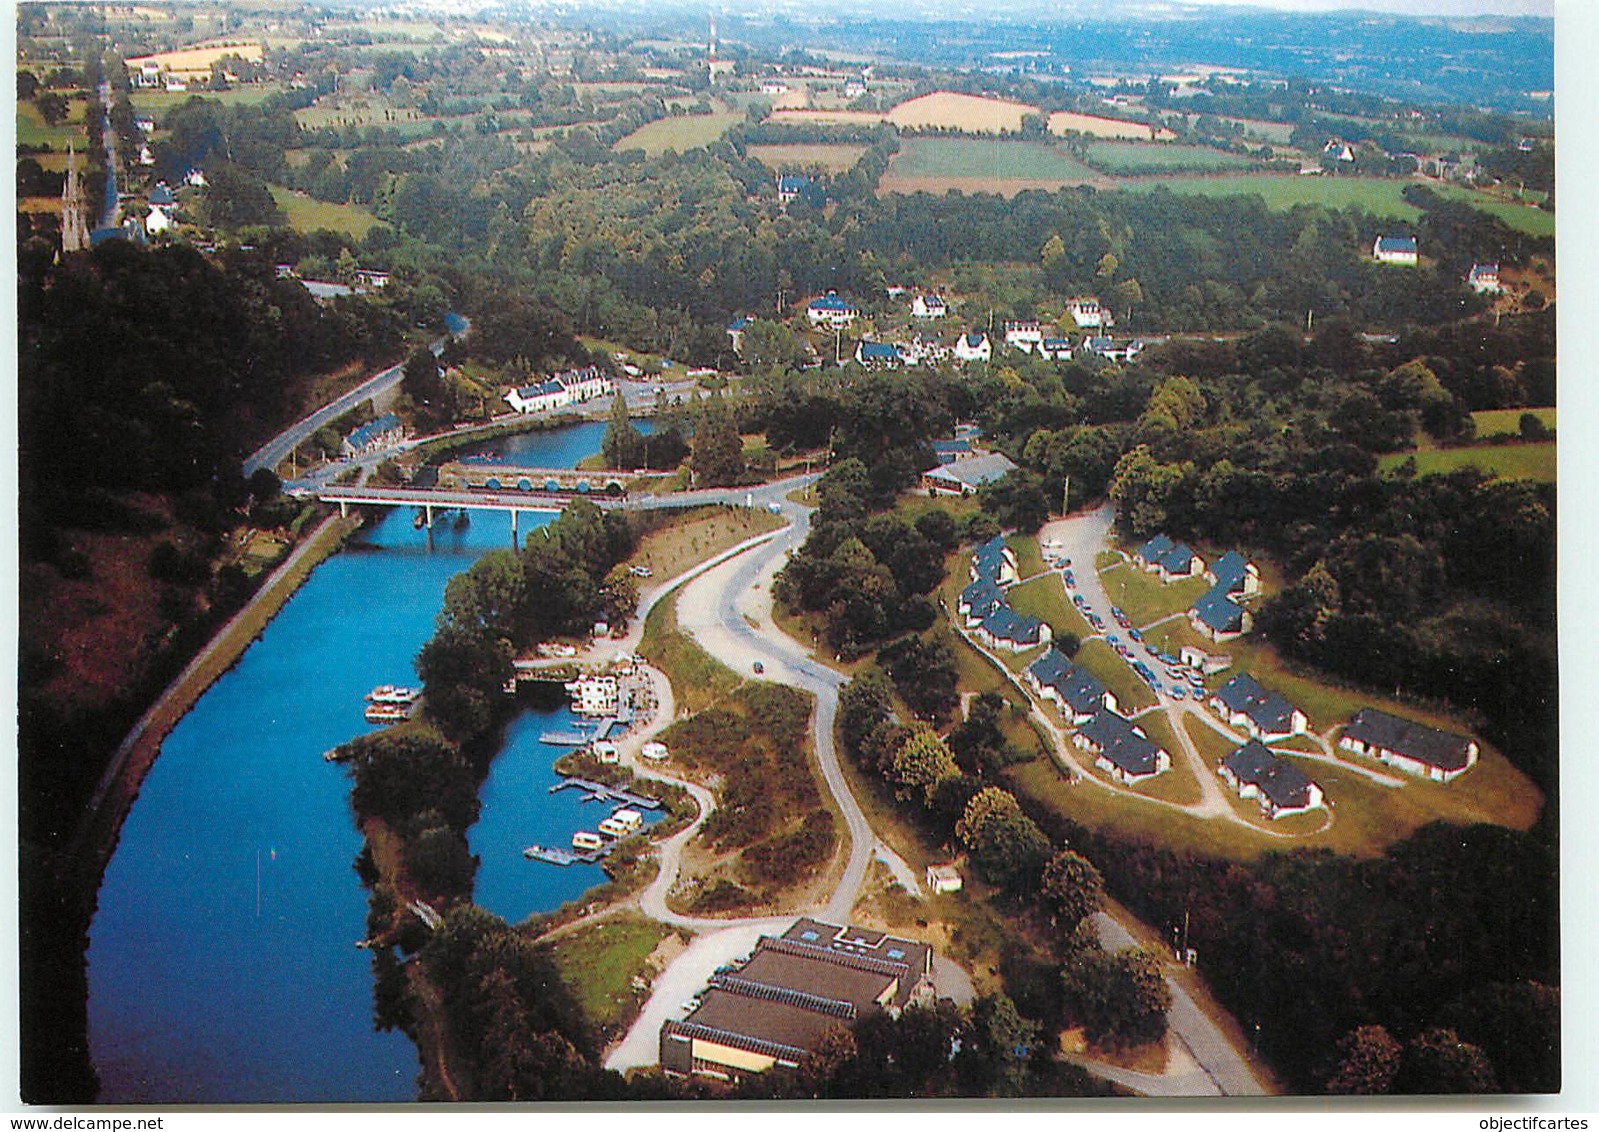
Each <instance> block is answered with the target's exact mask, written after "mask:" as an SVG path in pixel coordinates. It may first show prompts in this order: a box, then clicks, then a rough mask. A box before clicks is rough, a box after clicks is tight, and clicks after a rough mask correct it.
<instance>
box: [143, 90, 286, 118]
mask: <svg viewBox="0 0 1599 1132" xmlns="http://www.w3.org/2000/svg"><path fill="white" fill-rule="evenodd" d="M282 89H283V88H282V87H281V86H280V85H279V84H277V83H251V84H250V85H248V86H236V87H234V88H233V89H232V90H195V89H191V90H186V91H181V92H178V93H175V94H168V93H167V92H166V91H164V90H136V91H133V92H132V93H131V94H129V95H128V98H129V101H131V102H132V103H133V109H134V111H135V112H136V113H138V114H139V115H141V116H143V117H146V118H150V119H152V120H153V121H154V122H155V124H156V125H157V126H160V125H161V119H162V116H163V115H165V114H166V112H167V111H169V110H171V109H172V108H173V107H175V106H182V105H183V104H184V103H185V102H187V101H189V99H191V98H204V99H206V100H207V101H210V102H220V103H222V104H223V105H224V106H257V105H259V104H261V103H263V102H265V101H266V100H267V99H269V98H271V97H272V96H273V95H274V94H277V93H278V92H279V91H281V90H282Z"/></svg>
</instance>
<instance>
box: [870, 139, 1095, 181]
mask: <svg viewBox="0 0 1599 1132" xmlns="http://www.w3.org/2000/svg"><path fill="white" fill-rule="evenodd" d="M1097 180H1098V175H1097V174H1096V173H1095V172H1094V170H1092V169H1091V168H1089V167H1088V166H1086V165H1084V164H1083V163H1082V162H1080V161H1078V160H1076V159H1075V158H1073V157H1071V156H1070V155H1069V154H1067V153H1065V152H1063V151H1061V150H1059V149H1056V148H1054V147H1053V146H1051V145H1048V144H1046V143H1043V142H1029V141H1007V140H1000V139H997V138H994V139H991V138H906V139H905V140H904V141H903V142H902V143H901V146H900V151H899V152H898V153H897V154H895V155H894V158H893V160H892V161H891V162H890V163H889V167H888V172H887V173H886V174H885V175H884V177H883V181H882V185H881V188H882V190H883V191H885V192H915V191H917V190H919V189H922V190H928V191H934V192H937V191H941V189H943V188H958V189H964V190H966V191H987V192H1000V193H1005V194H1006V195H1010V194H1012V193H1015V192H1019V191H1021V190H1022V189H1024V188H1039V187H1049V186H1060V185H1076V184H1085V183H1092V182H1096V181H1097Z"/></svg>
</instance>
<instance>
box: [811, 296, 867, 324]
mask: <svg viewBox="0 0 1599 1132" xmlns="http://www.w3.org/2000/svg"><path fill="white" fill-rule="evenodd" d="M860 313H861V312H860V310H859V309H858V308H856V307H853V306H851V305H850V304H849V303H846V302H845V301H844V300H843V299H841V298H839V297H838V292H837V291H829V292H828V293H827V294H825V295H823V296H822V297H821V298H819V299H812V300H811V301H810V302H809V303H806V304H805V317H806V318H807V319H809V320H810V323H811V325H812V326H830V327H832V328H833V329H835V330H839V329H842V328H843V327H846V326H848V325H849V324H850V323H852V322H854V321H855V319H856V316H858V315H859V314H860Z"/></svg>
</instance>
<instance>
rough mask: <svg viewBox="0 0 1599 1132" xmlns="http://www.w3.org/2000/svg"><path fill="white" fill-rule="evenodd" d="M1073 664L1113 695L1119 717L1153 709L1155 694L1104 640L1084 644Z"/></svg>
mask: <svg viewBox="0 0 1599 1132" xmlns="http://www.w3.org/2000/svg"><path fill="white" fill-rule="evenodd" d="M1073 662H1074V663H1076V664H1078V665H1080V666H1081V667H1083V668H1085V669H1087V670H1088V671H1089V672H1090V673H1092V674H1093V676H1094V677H1095V679H1097V680H1098V681H1099V682H1100V683H1101V684H1103V685H1105V687H1106V688H1107V689H1109V690H1110V691H1111V692H1112V693H1113V694H1114V695H1115V697H1116V705H1117V708H1118V710H1120V712H1121V714H1122V715H1134V714H1136V713H1138V712H1141V711H1143V710H1144V709H1146V708H1151V707H1154V706H1155V693H1154V692H1151V691H1150V690H1149V685H1147V684H1145V683H1144V682H1143V681H1142V680H1140V679H1139V678H1138V673H1136V672H1134V671H1133V670H1132V669H1131V668H1129V667H1127V662H1126V661H1124V660H1122V658H1121V654H1120V653H1118V652H1116V650H1114V649H1112V648H1111V647H1110V646H1109V645H1107V644H1106V643H1105V642H1104V641H1098V640H1095V641H1084V642H1083V647H1082V648H1080V649H1078V650H1077V655H1076V656H1075V657H1074V658H1073Z"/></svg>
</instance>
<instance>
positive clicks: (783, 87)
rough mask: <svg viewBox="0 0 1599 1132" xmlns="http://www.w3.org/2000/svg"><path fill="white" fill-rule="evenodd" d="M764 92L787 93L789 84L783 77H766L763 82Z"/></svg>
mask: <svg viewBox="0 0 1599 1132" xmlns="http://www.w3.org/2000/svg"><path fill="white" fill-rule="evenodd" d="M761 93H762V94H787V93H788V84H787V83H785V82H784V81H783V80H781V79H766V80H764V81H763V82H762V83H761Z"/></svg>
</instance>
